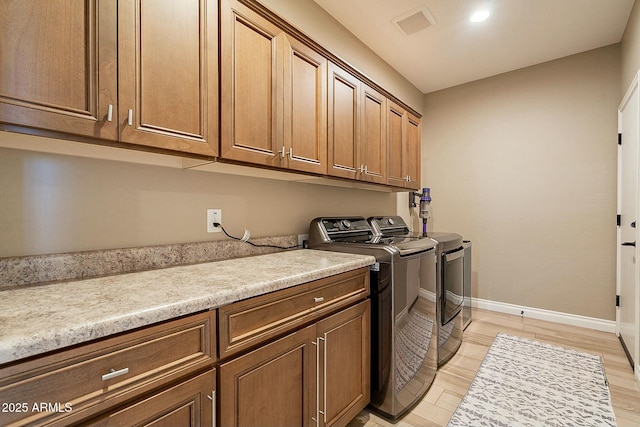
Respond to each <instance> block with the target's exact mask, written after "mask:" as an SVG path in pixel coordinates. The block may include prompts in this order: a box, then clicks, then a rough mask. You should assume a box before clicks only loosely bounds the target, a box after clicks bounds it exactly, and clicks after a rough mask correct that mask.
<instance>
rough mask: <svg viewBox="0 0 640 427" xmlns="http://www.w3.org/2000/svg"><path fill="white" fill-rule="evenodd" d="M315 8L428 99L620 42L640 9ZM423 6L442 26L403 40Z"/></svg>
mask: <svg viewBox="0 0 640 427" xmlns="http://www.w3.org/2000/svg"><path fill="white" fill-rule="evenodd" d="M314 1H315V2H316V3H317V4H318V5H320V6H321V7H322V8H323V9H325V10H326V11H327V12H328V13H329V14H331V15H332V16H333V17H334V18H335V19H336V20H338V21H339V22H340V23H341V24H342V25H344V26H345V27H346V28H347V29H348V30H349V31H351V32H352V33H353V34H354V35H355V36H356V37H357V38H359V39H360V40H362V41H363V42H364V43H365V44H366V45H367V46H369V47H370V48H371V49H372V50H373V51H374V52H376V53H377V54H378V55H379V56H380V57H382V58H383V59H384V60H385V61H386V62H388V63H389V64H390V65H391V66H392V67H393V68H395V69H396V70H398V71H399V72H400V74H402V75H403V76H404V77H405V78H406V79H407V80H409V81H410V82H411V83H413V84H414V85H415V86H416V87H417V88H418V89H420V90H421V91H422V92H423V93H428V92H433V91H436V90H439V89H444V88H447V87H451V86H456V85H459V84H462V83H467V82H470V81H474V80H478V79H482V78H485V77H489V76H493V75H496V74H501V73H505V72H508V71H513V70H517V69H519V68H523V67H527V66H530V65H534V64H539V63H542V62H546V61H550V60H553V59H557V58H561V57H564V56H568V55H572V54H575V53H579V52H584V51H587V50H591V49H596V48H599V47H602V46H607V45H610V44H614V43H618V42H619V41H620V40H621V38H622V34H623V33H624V29H625V26H626V24H627V20H628V18H629V14H630V12H631V8H632V7H633V2H634V0H393V1H388V0H314ZM420 7H426V8H427V13H429V12H430V13H431V15H432V17H433V18H434V19H435V24H433V25H430V26H428V27H427V28H425V29H422V30H420V31H418V32H415V33H413V34H411V35H405V34H403V33H402V32H401V31H400V30H399V28H398V27H397V26H396V25H395V24H394V23H393V20H394V18H397V17H401V16H403V15H405V16H406V15H407V14H411V12H415V11H416V10H417V8H420ZM480 9H484V10H488V11H489V12H490V13H491V14H490V16H489V17H488V19H486V20H485V21H483V22H478V23H473V22H470V20H469V17H470V16H471V14H472V13H473V12H475V11H477V10H480ZM423 10H424V9H423ZM426 16H428V15H426ZM423 20H424V19H423ZM424 22H425V23H429V22H428V21H427V20H424Z"/></svg>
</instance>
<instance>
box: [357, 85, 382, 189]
mask: <svg viewBox="0 0 640 427" xmlns="http://www.w3.org/2000/svg"><path fill="white" fill-rule="evenodd" d="M362 86H363V90H362V95H361V101H360V108H361V111H362V112H361V125H360V126H361V138H360V147H359V153H360V161H359V162H358V164H359V165H360V168H361V169H360V173H359V175H358V176H359V178H360V179H361V180H363V181H370V182H376V183H381V184H386V183H387V127H386V123H387V120H386V118H387V117H386V115H387V108H386V98H385V97H384V96H383V95H382V94H380V93H379V92H377V91H376V90H374V89H372V88H370V87H368V86H366V85H364V84H363V85H362Z"/></svg>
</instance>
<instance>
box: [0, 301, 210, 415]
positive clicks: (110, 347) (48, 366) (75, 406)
mask: <svg viewBox="0 0 640 427" xmlns="http://www.w3.org/2000/svg"><path fill="white" fill-rule="evenodd" d="M215 329H216V328H215V312H213V311H211V312H207V313H200V314H196V315H193V316H189V317H185V318H181V319H178V320H174V321H169V322H166V323H162V324H159V325H154V326H150V327H146V328H144V329H140V330H137V331H134V332H130V333H125V334H122V335H119V336H116V337H112V338H107V339H105V340H100V341H97V342H93V343H89V344H85V345H81V346H79V347H76V348H73V349H71V350H64V351H60V352H57V353H54V354H51V355H48V356H44V357H40V358H37V359H32V360H29V361H27V362H23V363H17V364H14V365H9V366H7V367H4V368H2V369H0V402H3V403H5V402H7V403H8V402H10V403H14V404H19V405H21V406H20V409H21V411H9V412H4V413H1V414H0V420H2V422H1V423H0V424H2V425H5V426H9V425H10V426H13V425H16V426H17V425H25V424H29V425H42V424H50V423H54V424H55V422H56V421H58V422H60V423H64V424H67V423H69V422H71V421H75V420H79V419H81V418H85V417H87V416H89V415H93V414H94V413H97V412H98V411H101V410H104V408H107V407H109V406H112V405H115V404H118V403H120V402H123V401H125V400H127V399H130V398H132V397H135V396H136V395H138V394H139V393H143V392H146V391H148V390H151V389H153V388H156V387H158V386H161V385H163V384H165V383H168V382H169V381H173V380H175V379H177V378H180V377H182V376H184V375H186V374H188V373H190V372H194V371H196V370H199V369H202V368H204V367H207V366H210V365H212V364H213V362H214V361H215V345H214V344H213V343H215ZM42 404H44V406H42ZM15 408H17V407H15ZM15 408H14V409H15ZM0 409H1V408H0Z"/></svg>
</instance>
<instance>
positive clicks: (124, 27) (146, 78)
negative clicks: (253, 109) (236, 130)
mask: <svg viewBox="0 0 640 427" xmlns="http://www.w3.org/2000/svg"><path fill="white" fill-rule="evenodd" d="M118 14H119V18H118V31H119V45H118V67H119V71H118V74H119V80H118V83H119V88H118V101H119V103H118V105H119V108H118V110H119V116H118V117H119V121H120V126H121V132H120V139H121V141H123V142H129V143H134V144H141V145H148V146H153V147H158V148H164V149H169V150H175V151H186V152H191V153H197V154H204V155H212V156H215V155H217V147H218V107H217V104H218V49H217V46H218V15H217V2H216V1H215V0H183V1H180V2H172V1H162V0H146V1H145V2H144V7H143V4H142V0H119V3H118Z"/></svg>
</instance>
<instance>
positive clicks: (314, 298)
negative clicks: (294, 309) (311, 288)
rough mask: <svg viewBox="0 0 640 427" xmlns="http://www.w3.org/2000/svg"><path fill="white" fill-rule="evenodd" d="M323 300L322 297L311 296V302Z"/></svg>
mask: <svg viewBox="0 0 640 427" xmlns="http://www.w3.org/2000/svg"><path fill="white" fill-rule="evenodd" d="M322 301H324V297H313V302H322Z"/></svg>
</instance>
